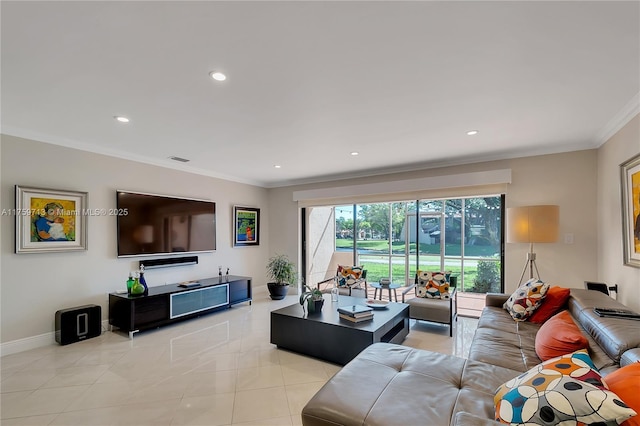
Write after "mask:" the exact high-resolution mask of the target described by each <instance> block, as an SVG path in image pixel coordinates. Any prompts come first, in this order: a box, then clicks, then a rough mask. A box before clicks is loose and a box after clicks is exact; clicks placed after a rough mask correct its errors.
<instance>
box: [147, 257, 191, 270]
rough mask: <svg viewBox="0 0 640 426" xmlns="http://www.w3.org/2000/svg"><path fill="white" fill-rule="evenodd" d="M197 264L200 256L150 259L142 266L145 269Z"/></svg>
mask: <svg viewBox="0 0 640 426" xmlns="http://www.w3.org/2000/svg"><path fill="white" fill-rule="evenodd" d="M197 264H198V256H186V257H172V258H167V259H148V260H141V261H140V266H144V269H153V268H168V267H170V266H187V265H197Z"/></svg>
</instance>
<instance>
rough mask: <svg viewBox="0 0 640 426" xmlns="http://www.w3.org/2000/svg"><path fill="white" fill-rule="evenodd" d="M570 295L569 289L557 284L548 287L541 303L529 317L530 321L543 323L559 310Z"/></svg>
mask: <svg viewBox="0 0 640 426" xmlns="http://www.w3.org/2000/svg"><path fill="white" fill-rule="evenodd" d="M569 296H571V289H569V288H563V287H558V286H553V287H549V291H547V295H546V296H545V297H544V300H543V301H542V304H540V306H539V307H538V309H536V310H535V311H534V312H533V314H531V316H530V317H529V321H530V322H534V323H536V324H543V323H544V322H545V321H547V320H548V319H549V318H551V317H552V316H554V315H555V314H557V313H558V312H560V311H561V310H562V309H563V308H564V307H565V305H566V304H567V300H569Z"/></svg>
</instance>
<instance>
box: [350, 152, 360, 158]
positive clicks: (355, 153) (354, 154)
mask: <svg viewBox="0 0 640 426" xmlns="http://www.w3.org/2000/svg"><path fill="white" fill-rule="evenodd" d="M358 154H360V153H359V152H358V151H353V152H352V153H351V155H353V156H354V157H355V156H356V155H358Z"/></svg>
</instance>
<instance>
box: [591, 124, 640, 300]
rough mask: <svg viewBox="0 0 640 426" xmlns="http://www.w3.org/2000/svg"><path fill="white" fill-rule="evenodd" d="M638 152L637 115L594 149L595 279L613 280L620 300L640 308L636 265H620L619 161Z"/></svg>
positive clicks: (621, 252)
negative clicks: (596, 249)
mask: <svg viewBox="0 0 640 426" xmlns="http://www.w3.org/2000/svg"><path fill="white" fill-rule="evenodd" d="M638 154H640V115H637V116H636V117H635V118H634V119H633V120H631V121H630V122H629V123H627V125H626V126H624V127H623V128H622V129H621V130H620V131H618V133H616V134H615V135H614V136H613V137H611V138H610V139H609V140H608V141H607V142H606V143H605V144H604V145H603V146H601V147H600V149H599V150H598V196H597V203H596V209H597V212H598V280H599V281H602V282H606V283H608V284H615V283H617V284H618V286H619V296H618V300H620V301H621V302H622V303H624V304H625V305H627V306H629V307H630V308H632V309H633V310H635V311H640V268H634V267H631V266H626V265H624V259H623V245H622V241H623V240H622V195H621V194H622V192H621V188H620V186H621V184H620V164H622V163H624V162H625V161H626V160H628V159H629V158H631V157H633V156H635V155H638Z"/></svg>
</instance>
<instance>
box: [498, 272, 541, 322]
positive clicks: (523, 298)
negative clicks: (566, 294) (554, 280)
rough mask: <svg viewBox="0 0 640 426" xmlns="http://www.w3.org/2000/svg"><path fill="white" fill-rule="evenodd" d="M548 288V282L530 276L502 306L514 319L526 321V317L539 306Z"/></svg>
mask: <svg viewBox="0 0 640 426" xmlns="http://www.w3.org/2000/svg"><path fill="white" fill-rule="evenodd" d="M548 290H549V284H545V283H543V282H542V281H540V280H539V279H537V278H531V279H530V280H529V281H527V282H526V283H524V284H522V285H521V286H520V288H518V289H517V290H516V291H515V292H514V293H513V294H512V295H511V297H509V300H507V301H506V302H505V303H504V308H505V309H506V310H507V311H509V314H511V316H512V317H513V319H514V320H516V321H526V320H527V318H529V317H530V316H531V314H533V312H534V311H535V310H536V309H537V308H538V306H540V304H541V303H542V300H543V299H544V297H545V296H546V294H547V291H548Z"/></svg>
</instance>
